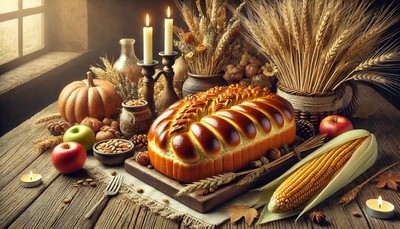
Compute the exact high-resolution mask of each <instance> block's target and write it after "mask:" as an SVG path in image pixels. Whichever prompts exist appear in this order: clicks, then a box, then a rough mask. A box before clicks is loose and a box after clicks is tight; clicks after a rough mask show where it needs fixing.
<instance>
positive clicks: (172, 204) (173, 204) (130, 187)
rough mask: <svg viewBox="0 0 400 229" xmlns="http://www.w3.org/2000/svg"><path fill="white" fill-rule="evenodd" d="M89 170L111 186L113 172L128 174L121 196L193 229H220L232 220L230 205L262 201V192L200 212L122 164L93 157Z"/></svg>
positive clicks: (87, 165)
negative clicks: (140, 177) (101, 160)
mask: <svg viewBox="0 0 400 229" xmlns="http://www.w3.org/2000/svg"><path fill="white" fill-rule="evenodd" d="M85 168H86V169H88V170H89V172H90V173H91V174H92V176H93V177H94V178H95V179H99V180H101V181H104V182H107V183H108V182H109V181H110V180H111V172H113V171H116V172H117V173H118V174H124V175H125V179H124V185H123V187H122V188H121V191H120V195H123V197H124V198H128V199H130V200H132V201H134V202H135V203H136V204H138V205H141V206H145V207H147V208H149V209H150V210H151V211H152V212H154V213H156V214H160V215H161V216H163V217H166V218H168V219H171V220H177V221H181V222H182V223H183V224H185V225H186V226H188V227H191V228H216V227H218V226H219V225H220V224H222V223H223V222H225V221H226V220H228V219H229V218H230V215H229V212H228V211H227V209H226V208H227V207H228V206H231V205H240V204H244V205H247V206H254V205H255V203H256V201H257V200H258V199H259V198H260V196H259V195H260V193H259V192H247V193H245V194H243V195H241V196H238V197H236V198H235V199H232V200H231V201H228V202H226V203H225V204H223V205H221V206H219V207H217V208H215V209H213V210H211V211H210V212H207V213H199V212H197V211H195V210H192V209H191V208H189V207H187V206H186V205H184V204H182V203H180V202H178V201H176V200H174V199H173V198H171V197H170V196H168V195H166V194H164V193H162V192H161V191H159V190H157V189H155V188H153V187H152V186H149V185H147V184H146V183H144V182H142V181H141V180H139V179H137V178H136V177H134V176H132V175H131V174H129V173H127V172H126V171H125V170H124V168H123V166H122V165H121V166H105V165H103V164H101V163H100V162H99V161H97V160H96V159H95V158H94V157H93V156H89V157H88V160H87V161H86V164H85ZM137 188H142V189H143V193H140V194H139V193H137V192H136V189H137ZM163 199H168V200H169V203H165V202H163V201H162V200H163Z"/></svg>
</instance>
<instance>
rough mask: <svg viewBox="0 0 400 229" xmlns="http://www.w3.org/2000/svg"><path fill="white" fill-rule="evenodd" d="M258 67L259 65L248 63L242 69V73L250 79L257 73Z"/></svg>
mask: <svg viewBox="0 0 400 229" xmlns="http://www.w3.org/2000/svg"><path fill="white" fill-rule="evenodd" d="M259 68H260V67H259V66H258V65H256V64H248V65H247V66H246V67H245V69H244V75H245V76H246V77H247V78H250V79H251V78H253V76H255V75H257V73H258V69H259Z"/></svg>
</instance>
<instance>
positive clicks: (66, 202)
mask: <svg viewBox="0 0 400 229" xmlns="http://www.w3.org/2000/svg"><path fill="white" fill-rule="evenodd" d="M63 202H64V204H69V203H71V199H68V198H65V199H64V200H63Z"/></svg>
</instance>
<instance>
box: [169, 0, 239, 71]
mask: <svg viewBox="0 0 400 229" xmlns="http://www.w3.org/2000/svg"><path fill="white" fill-rule="evenodd" d="M175 4H176V5H177V7H178V9H179V10H180V12H181V14H182V18H183V20H184V21H185V23H186V24H187V26H188V29H189V32H185V31H184V30H183V29H182V28H179V27H174V33H175V34H176V36H177V37H178V38H179V41H175V46H177V47H178V49H179V50H180V51H181V52H182V54H183V56H184V58H185V60H186V61H187V63H188V65H189V69H190V71H191V73H193V74H198V75H213V74H218V73H220V72H221V71H222V70H223V67H224V66H225V65H226V62H227V60H228V59H229V57H230V55H231V53H232V52H233V50H234V44H235V41H236V38H237V36H238V34H239V27H240V20H239V18H238V14H239V11H240V10H241V9H242V7H243V6H244V3H242V4H241V5H239V7H237V8H236V10H235V11H234V12H233V16H232V18H231V19H229V20H227V17H226V16H227V0H205V3H204V4H203V5H202V3H201V1H200V0H196V3H195V4H196V7H194V6H193V4H192V3H190V1H178V0H175ZM203 8H205V10H204V9H203ZM196 13H197V14H198V15H196Z"/></svg>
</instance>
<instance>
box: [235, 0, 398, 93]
mask: <svg viewBox="0 0 400 229" xmlns="http://www.w3.org/2000/svg"><path fill="white" fill-rule="evenodd" d="M246 5H247V7H246V8H247V12H246V14H240V16H239V17H240V19H241V20H242V21H243V24H244V27H245V28H246V30H247V32H245V33H244V37H245V38H246V40H248V42H250V43H252V44H253V45H254V46H255V47H258V48H259V49H260V50H261V51H262V52H263V53H264V54H265V55H267V56H268V57H269V58H270V59H271V60H272V62H274V63H275V64H276V65H277V68H278V71H279V72H278V73H277V74H276V76H277V78H278V80H279V82H280V84H281V85H282V86H284V87H285V88H289V89H291V90H295V91H298V92H302V93H305V94H306V93H309V94H311V93H315V92H317V93H323V92H329V91H333V90H335V89H337V88H338V87H339V86H340V85H342V84H343V83H344V82H346V81H349V80H356V81H368V82H371V83H375V84H378V85H381V86H383V87H384V88H385V89H387V90H389V91H390V92H392V93H395V94H396V93H398V92H399V90H400V86H399V85H400V79H399V77H398V75H396V74H395V73H394V72H396V69H399V68H400V65H399V63H400V62H399V61H400V48H399V41H400V39H399V38H398V36H399V33H400V31H399V30H398V29H397V30H396V29H394V30H393V29H392V26H394V25H396V24H397V23H398V22H399V13H398V7H395V6H393V4H392V5H389V6H388V7H382V8H381V9H379V10H375V11H374V10H371V8H372V3H371V1H368V0H361V1H357V2H353V1H344V0H343V1H338V0H328V1H309V0H279V1H274V2H272V3H271V2H269V1H268V2H267V1H247V2H246ZM397 74H398V73H397Z"/></svg>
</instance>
